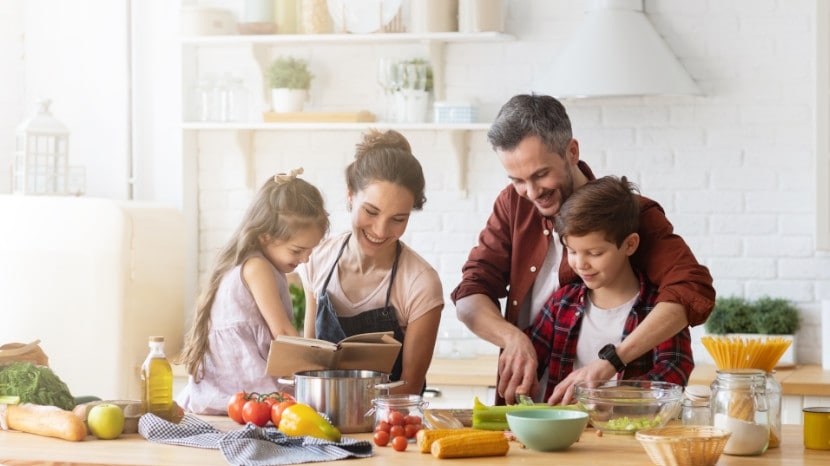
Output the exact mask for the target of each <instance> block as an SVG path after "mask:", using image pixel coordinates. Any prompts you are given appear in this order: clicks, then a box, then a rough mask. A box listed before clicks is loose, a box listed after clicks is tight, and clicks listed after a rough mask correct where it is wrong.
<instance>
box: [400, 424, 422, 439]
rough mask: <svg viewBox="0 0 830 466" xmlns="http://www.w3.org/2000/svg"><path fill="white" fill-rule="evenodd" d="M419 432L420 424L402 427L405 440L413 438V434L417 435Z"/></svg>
mask: <svg viewBox="0 0 830 466" xmlns="http://www.w3.org/2000/svg"><path fill="white" fill-rule="evenodd" d="M419 430H421V425H420V424H407V425H405V426H403V431H404V435H406V438H415V434H417V433H418V431H419Z"/></svg>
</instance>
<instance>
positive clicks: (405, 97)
mask: <svg viewBox="0 0 830 466" xmlns="http://www.w3.org/2000/svg"><path fill="white" fill-rule="evenodd" d="M429 95H430V94H429V92H427V91H415V90H411V89H404V90H401V91H398V92H395V93H394V98H395V121H396V122H398V123H424V122H426V121H427V115H428V114H429V112H428V110H429Z"/></svg>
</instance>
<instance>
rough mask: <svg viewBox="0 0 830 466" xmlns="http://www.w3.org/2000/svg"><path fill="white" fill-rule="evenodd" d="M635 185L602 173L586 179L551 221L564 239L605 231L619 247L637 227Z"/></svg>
mask: <svg viewBox="0 0 830 466" xmlns="http://www.w3.org/2000/svg"><path fill="white" fill-rule="evenodd" d="M637 193H638V190H637V186H636V185H634V183H631V182H629V181H628V179H626V177H624V176H623V177H622V178H617V177H615V176H605V177H602V178H598V179H596V180H593V181H589V182H588V183H586V184H585V185H584V186H582V187H581V188H579V189H577V190H576V191H574V193H573V194H571V195H570V196H569V197H568V200H567V201H565V203H564V204H562V208H560V209H559V214H558V215H557V216H556V219H555V220H554V222H555V223H554V224H555V227H556V231H557V233H559V237H560V238H561V240H562V241H563V242H564V240H565V238H566V237H567V236H568V235H575V236H584V235H587V234H589V233H593V232H598V231H599V232H603V233H605V239H606V240H608V241H609V242H611V243H614V244H616V245H617V246H618V247H619V246H621V245H622V243H623V241H624V240H625V238H627V237H628V235H630V234H631V233H636V232H637V230H638V229H639V227H640V200H639V196H638V194H637Z"/></svg>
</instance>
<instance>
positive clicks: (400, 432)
mask: <svg viewBox="0 0 830 466" xmlns="http://www.w3.org/2000/svg"><path fill="white" fill-rule="evenodd" d="M405 435H406V430H404V427H403V426H392V427H390V428H389V436H390V437H392V438H393V439H394V438H395V437H403V436H405Z"/></svg>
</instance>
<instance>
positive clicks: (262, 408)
mask: <svg viewBox="0 0 830 466" xmlns="http://www.w3.org/2000/svg"><path fill="white" fill-rule="evenodd" d="M242 420H243V421H245V422H252V423H254V424H256V425H257V426H259V427H262V426H264V425H265V424H268V421H270V420H271V405H270V404H268V403H267V402H266V401H260V399H259V398H251V399H250V400H248V401H247V402H245V405H244V406H242Z"/></svg>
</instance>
